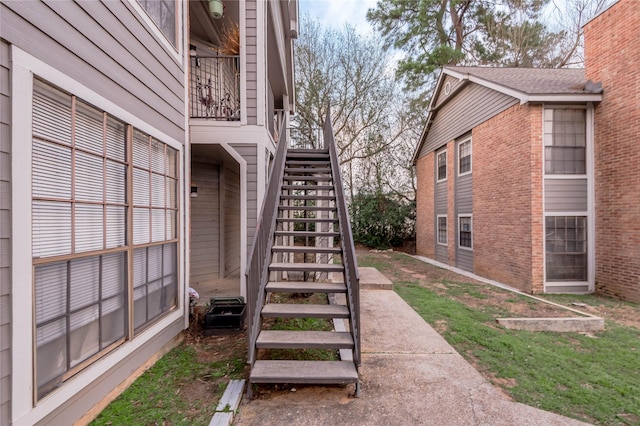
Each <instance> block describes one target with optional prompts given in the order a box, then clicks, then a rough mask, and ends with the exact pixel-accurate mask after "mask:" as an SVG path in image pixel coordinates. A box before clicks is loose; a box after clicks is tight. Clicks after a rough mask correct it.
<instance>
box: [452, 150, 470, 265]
mask: <svg viewBox="0 0 640 426" xmlns="http://www.w3.org/2000/svg"><path fill="white" fill-rule="evenodd" d="M457 152H458V149H457V145H456V164H458V158H457ZM471 156H472V157H471V158H472V164H473V148H472V154H471ZM472 167H473V165H472ZM472 177H473V174H469V175H465V176H461V177H457V176H456V186H455V188H456V189H455V194H456V218H455V236H456V240H455V241H454V244H455V245H456V266H457V267H458V268H461V269H464V270H467V271H471V272H473V251H472V250H467V249H463V248H460V246H459V244H458V238H459V237H458V235H459V233H458V215H459V214H472V213H473V198H472V185H473V179H472ZM471 238H472V244H473V238H474V230H473V220H472V228H471Z"/></svg>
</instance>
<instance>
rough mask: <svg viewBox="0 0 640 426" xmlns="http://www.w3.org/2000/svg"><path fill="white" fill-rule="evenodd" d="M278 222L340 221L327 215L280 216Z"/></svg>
mask: <svg viewBox="0 0 640 426" xmlns="http://www.w3.org/2000/svg"><path fill="white" fill-rule="evenodd" d="M276 221H277V222H293V223H308V222H310V223H314V222H317V223H338V222H339V220H338V218H326V217H279V218H277V219H276Z"/></svg>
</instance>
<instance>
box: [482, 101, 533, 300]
mask: <svg viewBox="0 0 640 426" xmlns="http://www.w3.org/2000/svg"><path fill="white" fill-rule="evenodd" d="M540 114H541V107H539V106H529V105H515V106H513V107H511V108H509V109H508V110H506V111H504V112H502V113H500V114H498V115H497V116H495V117H493V118H492V119H490V120H488V121H486V122H485V123H483V124H481V125H479V126H477V127H476V128H475V129H474V130H473V232H474V236H473V238H474V240H473V245H474V247H473V252H474V270H475V273H477V274H478V275H482V276H484V277H487V278H491V279H494V280H497V281H500V282H503V283H505V284H509V285H511V286H513V287H516V288H518V289H520V290H523V291H526V292H541V291H542V280H541V276H539V275H538V270H540V271H541V270H542V265H541V262H542V259H541V256H540V255H541V254H542V243H541V241H542V235H543V234H542V230H541V229H539V224H541V223H542V200H541V198H542V170H541V163H540V161H541V158H540V157H541V156H542V154H541V153H542V148H541V129H540V126H541V125H542V124H541V122H542V118H541V115H540ZM533 123H535V124H533ZM533 147H535V148H533ZM534 167H535V170H534ZM534 204H535V208H534ZM532 213H535V214H536V216H537V217H536V218H535V221H534V220H533V216H532ZM534 231H535V232H536V233H537V235H536V236H535V237H533V232H534ZM534 259H535V261H536V262H538V263H539V264H536V265H534ZM532 269H533V270H534V271H535V272H534V273H533V276H535V278H536V281H535V282H534V281H533V276H532Z"/></svg>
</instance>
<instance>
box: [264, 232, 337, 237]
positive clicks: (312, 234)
mask: <svg viewBox="0 0 640 426" xmlns="http://www.w3.org/2000/svg"><path fill="white" fill-rule="evenodd" d="M275 236H276V237H287V236H288V237H338V236H340V233H339V232H333V231H328V232H316V231H275Z"/></svg>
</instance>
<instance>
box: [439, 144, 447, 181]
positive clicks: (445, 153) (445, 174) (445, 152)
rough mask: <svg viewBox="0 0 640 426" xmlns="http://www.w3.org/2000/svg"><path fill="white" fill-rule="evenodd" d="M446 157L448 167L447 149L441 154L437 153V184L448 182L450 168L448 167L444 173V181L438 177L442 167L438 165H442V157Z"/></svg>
mask: <svg viewBox="0 0 640 426" xmlns="http://www.w3.org/2000/svg"><path fill="white" fill-rule="evenodd" d="M441 155H444V156H445V166H446V165H447V149H446V148H445V149H443V150H442V151H440V152H437V153H436V183H440V182H446V181H447V177H449V168H448V167H447V168H446V169H445V170H446V171H445V173H444V179H440V178H439V177H438V170H439V169H440V166H439V165H438V164H439V163H440V156H441Z"/></svg>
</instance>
